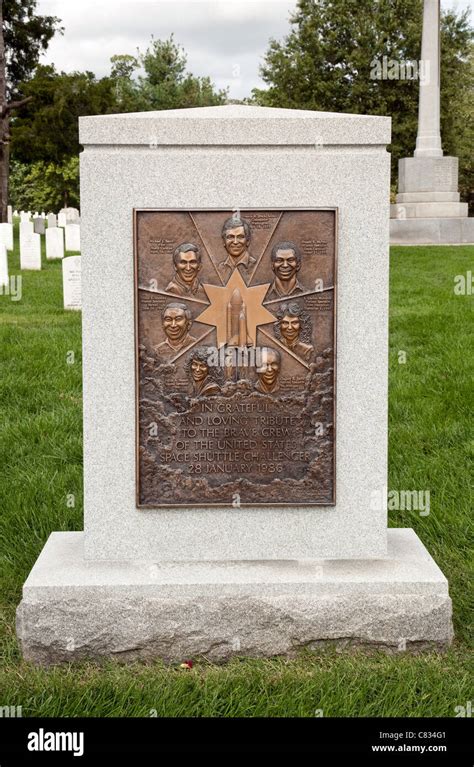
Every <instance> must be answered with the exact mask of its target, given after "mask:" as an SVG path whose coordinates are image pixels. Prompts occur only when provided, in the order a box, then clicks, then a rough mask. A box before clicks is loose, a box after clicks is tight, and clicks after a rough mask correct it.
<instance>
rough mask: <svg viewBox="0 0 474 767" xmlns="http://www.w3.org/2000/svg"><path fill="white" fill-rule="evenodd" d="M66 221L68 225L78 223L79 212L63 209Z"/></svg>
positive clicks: (72, 209)
mask: <svg viewBox="0 0 474 767" xmlns="http://www.w3.org/2000/svg"><path fill="white" fill-rule="evenodd" d="M64 210H65V213H66V221H67V223H68V224H77V222H78V221H79V211H78V209H77V208H64Z"/></svg>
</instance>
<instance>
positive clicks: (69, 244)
mask: <svg viewBox="0 0 474 767" xmlns="http://www.w3.org/2000/svg"><path fill="white" fill-rule="evenodd" d="M64 231H65V233H66V250H72V251H78V252H79V251H80V250H81V227H80V225H79V224H66V226H65V228H64Z"/></svg>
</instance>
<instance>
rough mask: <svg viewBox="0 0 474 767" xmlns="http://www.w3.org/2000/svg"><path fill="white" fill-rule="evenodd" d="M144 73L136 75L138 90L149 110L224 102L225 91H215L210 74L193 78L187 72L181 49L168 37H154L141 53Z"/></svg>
mask: <svg viewBox="0 0 474 767" xmlns="http://www.w3.org/2000/svg"><path fill="white" fill-rule="evenodd" d="M139 62H140V64H141V66H142V67H143V70H144V75H142V76H140V77H139V78H138V91H139V93H140V95H141V97H142V99H143V102H144V103H145V104H147V108H148V109H184V108H186V107H200V106H218V105H219V104H224V103H225V101H226V98H227V91H222V90H221V91H217V92H216V91H215V90H214V86H213V84H212V82H211V80H210V78H209V77H196V76H194V75H193V74H191V72H187V71H186V63H187V59H186V55H185V53H184V49H183V48H181V47H180V46H178V45H176V43H175V42H174V39H173V35H171V37H170V38H169V39H168V40H154V39H153V38H152V40H151V43H150V46H149V48H148V49H147V50H146V51H145V53H143V54H140V56H139Z"/></svg>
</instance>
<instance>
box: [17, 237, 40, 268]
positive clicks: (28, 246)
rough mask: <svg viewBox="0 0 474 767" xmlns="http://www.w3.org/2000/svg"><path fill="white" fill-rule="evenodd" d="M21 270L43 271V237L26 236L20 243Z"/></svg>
mask: <svg viewBox="0 0 474 767" xmlns="http://www.w3.org/2000/svg"><path fill="white" fill-rule="evenodd" d="M20 267H21V269H41V235H40V234H35V233H34V232H33V233H30V234H25V235H24V236H23V238H22V240H21V242H20Z"/></svg>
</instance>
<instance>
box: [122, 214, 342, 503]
mask: <svg viewBox="0 0 474 767" xmlns="http://www.w3.org/2000/svg"><path fill="white" fill-rule="evenodd" d="M134 223H135V290H136V296H135V305H136V346H137V361H136V365H137V371H136V372H137V376H136V378H137V506H139V507H148V508H157V507H169V506H210V505H219V506H229V505H231V506H234V507H239V506H243V505H252V506H268V505H271V506H275V505H286V504H291V505H303V506H305V505H331V504H334V502H335V455H334V445H335V439H334V426H335V398H334V386H335V381H334V366H335V311H336V307H335V284H336V211H335V210H332V209H331V210H241V211H231V210H192V211H184V210H182V211H181V210H179V211H175V210H136V211H135V222H134Z"/></svg>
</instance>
